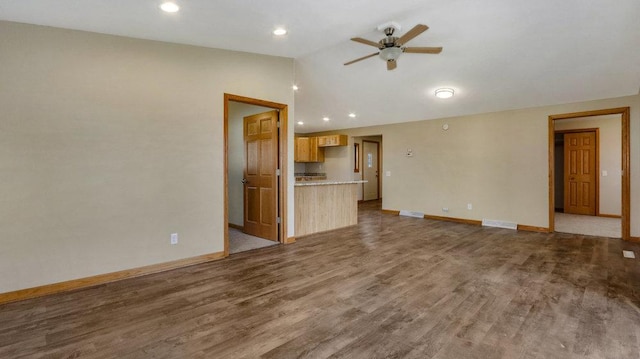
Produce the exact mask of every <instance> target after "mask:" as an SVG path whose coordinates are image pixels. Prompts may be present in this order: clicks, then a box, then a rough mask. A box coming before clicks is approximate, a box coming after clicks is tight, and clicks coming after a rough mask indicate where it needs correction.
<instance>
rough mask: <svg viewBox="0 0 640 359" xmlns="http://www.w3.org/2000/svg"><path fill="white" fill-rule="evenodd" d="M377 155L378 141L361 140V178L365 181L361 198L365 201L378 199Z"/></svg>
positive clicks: (378, 149) (378, 153) (378, 150)
mask: <svg viewBox="0 0 640 359" xmlns="http://www.w3.org/2000/svg"><path fill="white" fill-rule="evenodd" d="M379 155H380V144H379V143H378V142H372V141H362V168H363V172H362V179H364V180H365V181H367V182H366V183H365V184H364V185H363V188H364V190H363V196H362V199H363V200H365V201H370V200H375V199H380V182H379V180H380V177H379V170H380V169H379V168H378V167H379V162H378V156H379Z"/></svg>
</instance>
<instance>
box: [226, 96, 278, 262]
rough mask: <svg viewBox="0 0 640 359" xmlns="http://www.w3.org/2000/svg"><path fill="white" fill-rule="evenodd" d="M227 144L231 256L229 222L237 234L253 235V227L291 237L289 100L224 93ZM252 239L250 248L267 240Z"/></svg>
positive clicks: (272, 235) (275, 237)
mask: <svg viewBox="0 0 640 359" xmlns="http://www.w3.org/2000/svg"><path fill="white" fill-rule="evenodd" d="M247 121H248V122H247ZM224 146H225V147H224V148H225V151H224V153H225V156H224V161H225V163H224V164H225V166H224V168H225V176H224V177H225V183H224V195H225V196H224V206H225V221H224V224H225V229H224V251H225V256H227V255H229V253H230V234H229V232H230V230H229V227H231V230H232V231H233V232H234V233H233V234H234V235H233V237H234V240H235V239H236V238H238V237H239V236H240V237H241V238H244V237H251V236H249V235H248V234H246V233H243V232H247V231H248V232H249V233H250V234H257V235H258V236H260V237H268V239H270V240H275V241H276V242H279V243H285V238H287V237H286V235H287V233H286V231H287V226H286V223H287V218H286V213H287V210H286V207H287V105H285V104H279V103H275V102H270V101H265V100H260V99H253V98H248V97H243V96H237V95H231V94H224ZM256 206H257V207H256ZM265 224H266V225H267V226H264V225H265ZM245 228H246V230H245ZM238 233H240V235H239V234H238ZM249 239H250V240H251V242H252V243H256V244H255V246H254V245H252V246H249V247H248V249H252V248H258V247H261V246H263V245H261V244H260V243H259V242H260V241H264V240H262V239H261V238H258V237H257V236H256V237H251V238H249ZM267 242H270V243H272V244H273V243H274V242H273V241H267ZM244 247H245V248H246V247H247V246H244Z"/></svg>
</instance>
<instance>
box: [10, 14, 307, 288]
mask: <svg viewBox="0 0 640 359" xmlns="http://www.w3.org/2000/svg"><path fill="white" fill-rule="evenodd" d="M0 34H2V36H0V49H1V50H0V64H1V66H0V84H2V85H1V86H0V146H2V147H1V151H0V166H1V169H2V176H0V185H1V187H2V197H1V199H0V228H1V229H2V236H0V247H1V248H2V250H0V273H4V275H3V276H1V277H0V292H7V291H12V290H17V289H22V288H28V287H33V286H38V285H43V284H48V283H54V282H59V281H64V280H70V279H74V278H81V277H87V276H91V275H96V274H102V273H108V272H113V271H118V270H123V269H129V268H135V267H140V266H144V265H150V264H155V263H161V262H166V261H171V260H177V259H182V258H188V257H193V256H198V255H202V254H208V253H213V252H220V251H222V250H223V221H224V208H223V207H224V189H223V179H224V175H223V173H224V168H223V163H224V162H223V158H224V151H223V150H224V141H223V115H224V112H223V93H225V92H227V93H233V94H237V95H242V96H248V97H254V98H260V99H265V100H269V101H274V102H280V103H286V104H289V105H290V107H289V113H290V116H291V118H290V122H289V124H290V125H289V130H290V131H291V133H293V123H294V122H293V113H294V108H293V93H292V90H291V87H290V86H291V83H292V82H293V61H292V59H287V58H279V57H270V56H261V55H256V54H249V53H241V52H232V51H223V50H215V49H207V48H199V47H193V46H183V45H175V44H168V43H161V42H154V41H145V40H136V39H129V38H122V37H116V36H108V35H99V34H93V33H87V32H79V31H71V30H62V29H55V28H48V27H39V26H32V25H24V24H16V23H9V22H0ZM289 146H290V148H293V141H292V138H290V139H289ZM289 167H290V168H293V158H291V159H290V162H289ZM290 181H291V186H290V188H289V189H288V190H289V200H290V202H289V203H290V204H289V218H291V221H290V226H289V230H290V234H289V235H293V234H292V230H293V185H292V183H293V182H292V181H293V172H291V174H290ZM173 232H177V233H179V235H180V242H179V244H178V245H174V246H172V245H170V244H169V236H170V233H173Z"/></svg>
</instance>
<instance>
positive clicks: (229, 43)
mask: <svg viewBox="0 0 640 359" xmlns="http://www.w3.org/2000/svg"><path fill="white" fill-rule="evenodd" d="M174 1H175V2H177V3H178V4H179V5H180V7H181V10H180V11H179V12H178V13H174V14H169V13H164V12H162V11H160V10H159V8H158V6H159V5H160V3H161V0H136V1H131V0H109V1H107V0H56V1H50V0H20V1H15V0H0V19H2V20H9V21H17V22H24V23H31V24H39V25H48V26H55V27H62V28H69V29H78V30H86V31H93V32H99V33H107V34H115V35H122V36H129V37H135V38H143V39H152V40H160V41H167V42H175V43H184V44H192V45H198V46H206V47H213V48H222V49H230V50H238V51H247V52H254V53H260V54H268V55H274V56H284V57H293V58H295V59H296V61H295V64H296V66H295V74H294V77H295V83H296V84H297V86H298V87H299V90H297V91H296V94H295V120H296V121H303V122H304V124H303V125H296V131H297V132H315V131H321V130H331V129H340V128H350V127H361V126H368V125H376V124H386V123H395V122H406V121H418V120H426V119H434V118H442V117H450V116H459V115H466V114H475V113H485V112H493V111H502V110H508V109H518V108H527V107H535V106H542V105H551V104H560V103H569V102H577V101H586V100H594V99H602V98H610V97H620V96H627V95H635V94H638V91H639V88H640V36H639V35H638V34H640V21H638V19H640V2H639V1H637V0H616V1H610V0H563V1H557V0H537V1H531V0H485V1H475V0H447V1H442V0H440V1H434V0H395V1H393V2H389V1H382V0H349V1H344V0H323V1H317V0H269V1H266V0H264V1H257V0H233V1H231V0H229V1H211V0H174ZM389 21H395V22H397V23H399V24H400V25H401V26H402V30H401V31H399V32H398V34H400V35H401V34H403V33H404V32H405V31H407V30H409V29H410V28H412V27H413V26H414V25H416V24H419V23H420V24H426V25H428V26H429V27H430V29H429V30H427V31H426V32H424V33H423V34H421V35H420V36H418V37H416V38H415V39H414V40H412V41H411V43H410V44H409V45H411V46H442V47H443V48H444V50H443V51H442V53H441V54H438V55H430V54H426V55H424V54H409V53H405V54H402V56H401V57H400V58H399V59H398V68H397V69H395V70H393V71H387V69H386V65H385V63H384V62H383V61H382V60H380V59H379V58H377V57H373V58H370V59H367V60H364V61H361V62H358V63H355V64H352V65H349V66H344V65H343V63H345V62H347V61H350V60H353V59H356V58H358V57H362V56H365V55H368V54H371V53H373V52H376V51H377V50H376V49H375V48H373V47H370V46H367V45H363V44H360V43H356V42H353V41H350V40H349V39H350V38H351V37H356V36H357V37H362V38H366V39H369V40H372V41H378V40H380V39H381V38H382V37H383V34H382V33H381V32H379V31H377V30H376V27H377V26H378V25H380V24H382V23H385V22H389ZM278 26H283V27H285V28H286V29H287V30H288V34H287V35H285V36H283V37H276V36H274V35H273V34H272V31H273V29H274V28H276V27H278ZM440 87H449V88H453V89H454V90H455V96H454V97H453V98H451V99H447V100H442V99H438V98H436V97H435V96H434V91H435V90H436V89H437V88H440ZM349 113H355V114H356V117H355V118H350V117H348V114H349ZM323 117H328V118H330V121H323V119H322V118H323Z"/></svg>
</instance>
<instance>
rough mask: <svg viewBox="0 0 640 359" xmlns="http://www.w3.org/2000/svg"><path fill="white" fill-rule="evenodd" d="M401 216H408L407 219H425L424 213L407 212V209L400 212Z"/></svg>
mask: <svg viewBox="0 0 640 359" xmlns="http://www.w3.org/2000/svg"><path fill="white" fill-rule="evenodd" d="M400 215H401V216H406V217H415V218H424V213H422V212H415V211H407V210H406V209H403V210H402V211H400Z"/></svg>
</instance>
